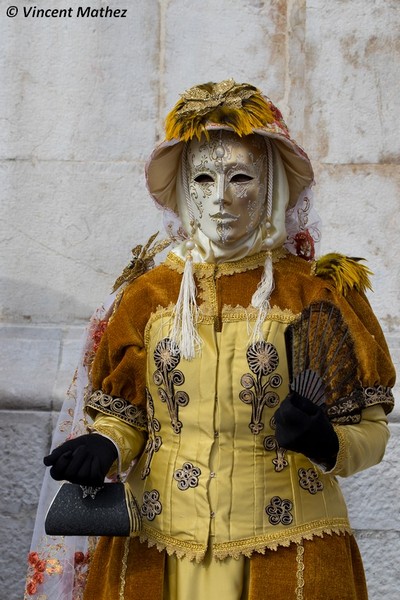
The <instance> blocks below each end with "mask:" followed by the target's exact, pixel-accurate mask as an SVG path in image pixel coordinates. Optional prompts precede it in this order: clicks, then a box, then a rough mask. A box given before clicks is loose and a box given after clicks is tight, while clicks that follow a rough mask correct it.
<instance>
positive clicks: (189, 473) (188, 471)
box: [174, 462, 201, 490]
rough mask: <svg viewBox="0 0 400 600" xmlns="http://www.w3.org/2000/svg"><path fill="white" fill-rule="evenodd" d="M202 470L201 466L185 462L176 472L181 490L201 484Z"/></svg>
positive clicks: (175, 475) (175, 477) (176, 478)
mask: <svg viewBox="0 0 400 600" xmlns="http://www.w3.org/2000/svg"><path fill="white" fill-rule="evenodd" d="M200 475H201V470H200V469H199V467H194V466H193V465H192V463H190V462H187V463H184V465H183V467H182V469H177V470H176V471H175V473H174V479H175V481H177V482H178V488H179V489H180V490H188V489H189V488H195V487H197V486H198V485H199V477H200Z"/></svg>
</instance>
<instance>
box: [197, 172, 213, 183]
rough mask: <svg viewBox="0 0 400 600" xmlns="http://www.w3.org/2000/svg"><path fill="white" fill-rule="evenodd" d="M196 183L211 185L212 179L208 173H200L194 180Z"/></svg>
mask: <svg viewBox="0 0 400 600" xmlns="http://www.w3.org/2000/svg"><path fill="white" fill-rule="evenodd" d="M194 180H195V182H196V183H213V182H214V179H213V178H212V177H211V175H208V173H200V175H197V176H196V177H195V178H194Z"/></svg>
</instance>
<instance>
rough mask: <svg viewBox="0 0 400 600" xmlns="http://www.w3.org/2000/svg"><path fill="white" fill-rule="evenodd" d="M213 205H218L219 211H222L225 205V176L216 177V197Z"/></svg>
mask: <svg viewBox="0 0 400 600" xmlns="http://www.w3.org/2000/svg"><path fill="white" fill-rule="evenodd" d="M215 203H216V204H218V205H219V207H220V210H222V209H223V208H224V206H225V204H226V198H225V175H218V176H217V195H216V199H215Z"/></svg>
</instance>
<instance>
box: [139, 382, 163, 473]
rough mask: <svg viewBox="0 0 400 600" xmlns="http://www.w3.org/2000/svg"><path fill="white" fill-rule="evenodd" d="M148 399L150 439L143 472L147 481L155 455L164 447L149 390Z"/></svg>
mask: <svg viewBox="0 0 400 600" xmlns="http://www.w3.org/2000/svg"><path fill="white" fill-rule="evenodd" d="M146 398H147V428H148V432H149V437H148V440H147V444H146V447H145V449H144V451H145V453H147V459H146V463H145V465H144V469H143V471H142V479H145V478H146V477H147V476H148V475H149V473H150V464H151V461H152V459H153V454H154V453H155V452H158V451H159V449H160V448H161V445H162V439H161V436H159V435H157V433H158V432H159V431H160V429H161V425H160V421H159V420H158V419H156V418H155V416H154V402H153V398H152V397H151V394H150V392H149V390H148V389H147V388H146Z"/></svg>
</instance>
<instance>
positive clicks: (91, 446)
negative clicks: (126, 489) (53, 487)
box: [43, 433, 118, 487]
mask: <svg viewBox="0 0 400 600" xmlns="http://www.w3.org/2000/svg"><path fill="white" fill-rule="evenodd" d="M117 456H118V452H117V449H116V447H115V446H114V444H113V442H112V441H111V440H109V439H108V438H106V437H104V436H102V435H99V434H96V433H93V434H92V433H91V434H88V435H81V436H80V437H77V438H75V439H73V440H68V441H67V442H64V444H61V446H59V447H58V448H56V449H55V450H53V452H52V453H51V454H50V455H49V456H45V457H44V459H43V462H44V464H45V465H46V467H50V466H51V469H50V475H51V476H52V478H53V479H56V480H57V481H61V480H62V479H66V480H67V481H70V482H71V483H79V484H80V485H87V486H94V487H98V486H101V485H103V483H104V478H105V476H106V475H107V473H108V471H109V469H110V467H111V465H112V464H113V462H114V460H115V459H116V458H117Z"/></svg>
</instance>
